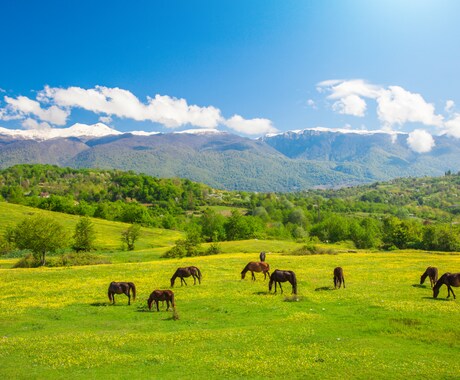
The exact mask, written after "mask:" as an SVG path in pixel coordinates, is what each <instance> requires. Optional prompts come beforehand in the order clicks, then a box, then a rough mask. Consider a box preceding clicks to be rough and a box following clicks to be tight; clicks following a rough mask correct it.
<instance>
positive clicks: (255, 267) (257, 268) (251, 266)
mask: <svg viewBox="0 0 460 380" xmlns="http://www.w3.org/2000/svg"><path fill="white" fill-rule="evenodd" d="M248 270H249V271H251V274H252V280H253V281H255V280H256V276H254V272H263V274H264V281H265V279H266V278H267V275H268V276H270V272H269V270H270V265H268V264H267V263H264V262H259V263H256V262H255V261H251V262H250V263H248V265H246V266H245V267H244V269H243V270H242V271H241V279H242V280H244V278H245V277H246V272H247V271H248Z"/></svg>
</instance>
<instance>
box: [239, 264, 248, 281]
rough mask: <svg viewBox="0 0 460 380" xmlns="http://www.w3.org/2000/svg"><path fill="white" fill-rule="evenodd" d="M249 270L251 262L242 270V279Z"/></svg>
mask: <svg viewBox="0 0 460 380" xmlns="http://www.w3.org/2000/svg"><path fill="white" fill-rule="evenodd" d="M248 270H249V264H247V265H246V266H245V267H244V269H243V270H242V271H241V279H242V280H244V277H245V276H246V272H247V271H248Z"/></svg>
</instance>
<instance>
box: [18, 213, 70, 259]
mask: <svg viewBox="0 0 460 380" xmlns="http://www.w3.org/2000/svg"><path fill="white" fill-rule="evenodd" d="M13 231H14V242H15V244H16V246H17V247H18V248H19V249H30V250H31V251H32V253H33V255H34V258H35V259H36V260H37V261H40V264H41V265H45V263H46V254H47V253H48V252H54V251H56V250H57V249H60V248H64V247H65V246H66V244H67V234H66V232H65V230H64V227H63V226H62V225H60V224H59V223H58V222H56V221H55V220H54V219H52V218H49V217H46V216H43V215H35V216H32V217H30V218H27V219H24V220H23V221H22V222H19V223H18V224H17V225H16V227H15V228H14V230H13Z"/></svg>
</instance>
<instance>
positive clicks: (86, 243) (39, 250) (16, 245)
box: [3, 215, 141, 265]
mask: <svg viewBox="0 0 460 380" xmlns="http://www.w3.org/2000/svg"><path fill="white" fill-rule="evenodd" d="M140 234H141V226H140V225H138V224H133V225H131V226H130V227H128V228H127V229H126V230H124V231H122V233H121V242H122V244H123V245H124V246H126V248H127V249H128V250H129V251H132V250H134V247H135V242H136V241H137V240H138V239H139V237H140ZM95 243H96V232H95V228H94V224H93V222H92V221H91V219H90V218H88V217H82V218H80V219H79V221H78V222H77V224H76V226H75V230H74V233H73V236H72V237H70V236H69V235H68V233H67V231H66V229H65V228H64V226H63V225H62V224H60V223H59V222H57V221H56V220H55V219H53V218H50V217H46V216H43V215H35V216H32V217H30V218H26V219H24V220H22V221H20V222H18V223H17V224H16V225H14V226H9V227H8V228H7V229H6V231H5V233H4V236H3V245H7V247H6V249H7V250H14V249H20V250H30V251H31V252H32V254H33V256H34V259H35V261H36V263H37V264H39V265H45V264H46V255H47V254H48V253H52V252H56V251H58V250H60V249H65V248H71V249H73V250H74V251H75V252H90V251H93V250H95V249H96V245H95Z"/></svg>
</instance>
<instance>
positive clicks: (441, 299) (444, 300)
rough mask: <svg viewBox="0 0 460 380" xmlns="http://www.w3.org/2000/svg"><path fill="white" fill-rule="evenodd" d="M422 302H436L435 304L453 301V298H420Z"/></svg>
mask: <svg viewBox="0 0 460 380" xmlns="http://www.w3.org/2000/svg"><path fill="white" fill-rule="evenodd" d="M422 299H424V300H431V301H437V302H449V301H454V299H453V298H433V297H422Z"/></svg>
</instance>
